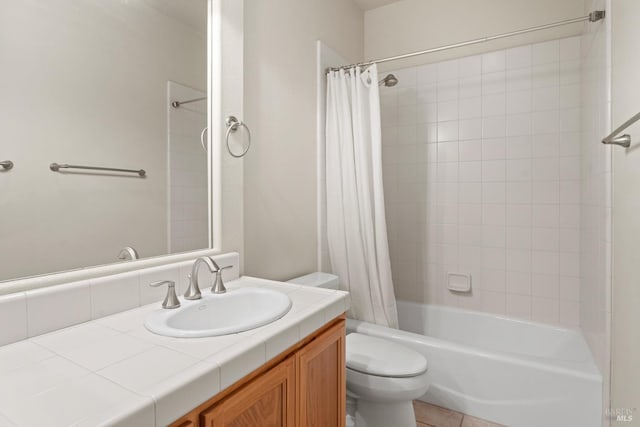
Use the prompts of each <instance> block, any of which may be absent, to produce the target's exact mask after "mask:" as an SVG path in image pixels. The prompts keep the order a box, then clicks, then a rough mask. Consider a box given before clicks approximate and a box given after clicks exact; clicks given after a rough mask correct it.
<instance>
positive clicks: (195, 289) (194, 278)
mask: <svg viewBox="0 0 640 427" xmlns="http://www.w3.org/2000/svg"><path fill="white" fill-rule="evenodd" d="M200 264H204V265H206V266H207V268H208V269H209V271H210V272H211V273H212V274H215V275H216V277H215V280H214V282H213V286H212V287H211V292H213V293H214V294H223V293H225V292H227V289H226V288H225V287H224V282H223V281H222V270H225V269H227V268H231V267H233V266H232V265H228V266H226V267H222V268H221V267H220V266H218V264H216V262H215V261H214V260H213V259H212V258H211V257H208V256H203V257H200V258H198V259H196V260H195V262H194V263H193V267H192V268H191V275H190V276H189V288H188V289H187V292H185V294H184V297H185V299H200V298H201V297H202V293H201V292H200V285H199V284H198V268H199V267H200Z"/></svg>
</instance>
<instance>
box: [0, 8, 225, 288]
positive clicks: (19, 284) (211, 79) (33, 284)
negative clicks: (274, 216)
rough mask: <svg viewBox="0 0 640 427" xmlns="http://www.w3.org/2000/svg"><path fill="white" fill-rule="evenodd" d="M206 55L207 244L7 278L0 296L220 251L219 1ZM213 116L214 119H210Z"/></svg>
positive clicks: (211, 16) (210, 12) (210, 19)
mask: <svg viewBox="0 0 640 427" xmlns="http://www.w3.org/2000/svg"><path fill="white" fill-rule="evenodd" d="M207 54H208V55H207V98H208V99H207V107H208V115H207V126H208V128H209V132H207V139H208V145H209V147H210V149H209V153H210V154H209V162H208V167H207V169H208V171H207V180H208V183H209V200H208V217H209V233H208V234H209V236H208V241H209V247H208V248H205V249H199V250H195V251H189V252H182V253H179V254H167V255H160V256H156V257H150V258H143V259H139V260H135V261H131V262H124V263H114V264H106V265H98V266H90V267H81V268H78V269H74V270H67V271H60V272H53V273H48V274H41V275H36V276H28V277H23V278H17V279H10V280H7V281H2V282H0V296H1V295H8V294H13V293H18V292H25V291H28V290H32V289H39V288H46V287H50V286H55V285H60V284H64V283H72V282H77V281H81V280H87V279H92V278H96V277H101V276H108V275H112V274H119V273H126V272H129V271H136V270H142V269H145V268H149V267H156V266H160V265H164V264H171V263H177V262H181V261H187V260H191V259H194V258H198V257H200V256H210V255H215V254H219V253H221V252H222V152H221V151H220V150H221V147H222V144H221V129H222V126H221V120H222V119H221V116H222V97H221V96H218V97H214V96H213V94H214V93H217V94H221V93H222V0H207ZM214 86H215V89H216V90H215V91H214V90H213V89H214ZM214 117H215V118H217V119H216V120H213V118H214ZM214 135H215V138H214Z"/></svg>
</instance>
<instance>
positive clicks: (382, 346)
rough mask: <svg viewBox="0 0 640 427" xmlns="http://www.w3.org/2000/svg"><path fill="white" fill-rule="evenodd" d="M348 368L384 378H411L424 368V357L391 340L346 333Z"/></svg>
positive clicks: (421, 372) (420, 373)
mask: <svg viewBox="0 0 640 427" xmlns="http://www.w3.org/2000/svg"><path fill="white" fill-rule="evenodd" d="M346 362H347V370H351V371H354V372H359V373H362V374H366V375H372V376H377V377H387V378H410V377H416V376H420V375H422V374H424V373H425V372H426V371H427V359H425V357H424V356H423V355H422V354H420V353H418V352H417V351H415V350H413V349H411V348H409V347H405V346H403V345H400V344H397V343H395V342H393V341H389V340H385V339H382V338H376V337H372V336H369V335H363V334H359V333H357V332H354V333H351V334H349V335H347V343H346Z"/></svg>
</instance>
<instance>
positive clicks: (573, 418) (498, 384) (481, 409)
mask: <svg viewBox="0 0 640 427" xmlns="http://www.w3.org/2000/svg"><path fill="white" fill-rule="evenodd" d="M398 313H399V320H400V328H401V330H395V329H390V328H385V327H382V326H378V325H373V324H369V323H364V322H359V321H357V320H351V319H349V320H348V321H347V333H350V332H356V331H357V332H360V333H364V334H367V335H373V336H377V337H382V338H387V339H390V340H392V341H396V342H398V343H401V344H403V345H406V346H408V347H411V348H413V349H415V350H417V351H418V352H420V353H422V354H423V355H424V356H425V357H426V358H427V360H428V366H429V370H428V375H429V380H430V387H429V390H428V391H427V393H426V394H425V395H424V396H422V397H421V398H420V400H423V401H425V402H429V403H432V404H434V405H439V406H443V407H445V408H449V409H453V410H455V411H460V412H463V413H465V414H469V415H473V416H476V417H478V418H483V419H486V420H489V421H493V422H496V423H500V424H503V425H506V426H510V427H540V426H545V427H574V426H575V427H600V426H602V421H601V420H602V418H601V417H602V413H601V412H602V411H601V406H602V399H601V395H602V377H601V375H600V373H599V372H598V369H597V368H596V366H595V364H594V362H593V359H592V357H591V352H590V351H589V348H588V347H587V344H586V342H585V341H584V339H583V338H582V335H581V334H580V332H578V331H574V330H570V329H564V328H559V327H554V326H549V325H544V324H540V323H535V322H528V321H521V320H515V319H510V318H507V317H502V316H496V315H490V314H485V313H478V312H473V311H467V310H460V309H456V308H450V307H443V306H433V305H423V304H415V303H411V302H404V301H398Z"/></svg>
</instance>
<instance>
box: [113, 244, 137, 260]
mask: <svg viewBox="0 0 640 427" xmlns="http://www.w3.org/2000/svg"><path fill="white" fill-rule="evenodd" d="M139 258H140V256H139V255H138V252H137V251H136V250H135V249H133V248H132V247H131V246H125V247H124V248H123V249H122V250H121V251H120V253H119V254H118V259H121V260H123V261H126V260H131V261H133V260H136V259H139Z"/></svg>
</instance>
